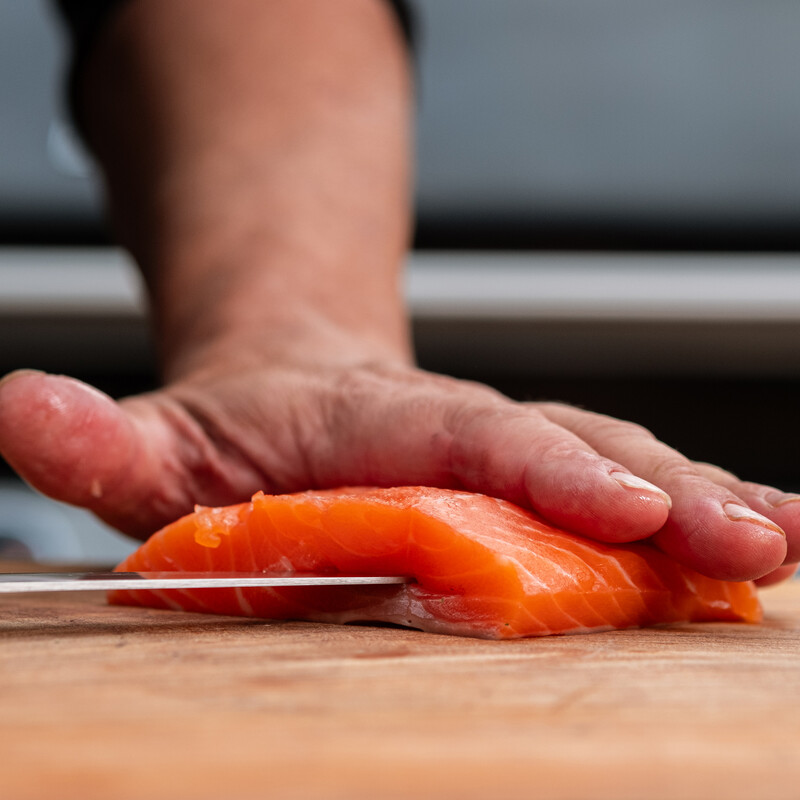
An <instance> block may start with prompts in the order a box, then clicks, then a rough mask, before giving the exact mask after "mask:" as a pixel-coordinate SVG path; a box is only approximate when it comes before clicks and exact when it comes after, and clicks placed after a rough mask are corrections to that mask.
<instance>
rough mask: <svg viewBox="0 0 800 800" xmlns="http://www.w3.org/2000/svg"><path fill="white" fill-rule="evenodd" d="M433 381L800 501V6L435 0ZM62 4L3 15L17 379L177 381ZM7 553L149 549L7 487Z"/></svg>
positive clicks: (420, 263) (1, 216)
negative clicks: (160, 352) (82, 135)
mask: <svg viewBox="0 0 800 800" xmlns="http://www.w3.org/2000/svg"><path fill="white" fill-rule="evenodd" d="M412 7H413V9H414V11H415V13H416V57H417V75H418V86H419V100H418V131H417V138H418V175H417V201H418V205H417V208H418V219H417V233H416V240H415V246H414V251H413V253H412V254H411V257H410V259H409V266H408V277H407V286H408V296H409V303H410V306H411V310H412V313H413V319H414V330H415V336H416V343H417V350H418V356H419V360H420V363H421V364H422V365H423V366H424V367H427V368H430V369H434V370H438V371H443V372H447V373H449V374H453V375H458V376H464V377H469V378H475V379H479V380H484V381H487V382H489V383H491V384H493V385H495V386H497V387H498V388H500V389H501V390H503V391H505V392H507V393H508V394H510V395H512V396H514V397H518V398H523V399H539V398H542V399H556V400H564V401H567V402H572V403H577V404H579V405H583V406H586V407H588V408H591V409H593V410H596V411H602V412H605V413H609V414H613V415H615V416H619V417H623V418H627V419H632V420H635V421H637V422H640V423H642V424H644V425H647V426H648V427H650V428H651V429H652V430H653V431H654V432H655V433H656V434H657V435H658V436H660V437H661V438H662V439H664V440H665V441H667V442H668V443H670V444H672V445H674V446H676V447H678V448H680V449H682V450H683V451H684V452H685V453H687V454H688V455H690V456H691V457H693V458H698V459H702V460H707V461H712V462H715V463H718V464H720V465H721V466H724V467H726V468H728V469H731V470H733V471H734V472H737V473H739V474H740V475H742V476H743V477H747V478H750V479H753V480H758V481H763V482H768V483H774V484H776V485H778V486H781V487H782V488H785V489H794V490H798V489H800V468H798V466H797V465H796V459H795V451H796V449H797V447H796V442H797V425H796V422H795V418H796V413H795V409H796V408H797V406H798V400H800V351H799V350H798V348H797V347H796V346H795V343H796V342H797V341H800V339H798V334H800V262H798V257H797V250H798V243H800V227H799V226H798V212H800V100H799V99H798V96H797V86H798V75H800V70H798V66H800V50H798V47H797V40H798V34H800V4H797V3H795V2H791V0H786V1H784V0H762V2H759V3H753V2H752V1H751V0H748V1H745V0H691V2H690V1H689V0H674V2H671V3H663V2H659V1H658V0H636V1H635V2H634V0H603V1H602V2H600V1H599V0H560V1H559V2H558V3H555V2H548V0H492V2H489V1H488V0H417V2H413V3H412ZM66 62H67V52H66V48H65V41H64V39H63V37H62V32H61V30H60V28H59V26H58V22H57V20H56V19H55V18H54V16H53V14H52V12H51V9H50V8H49V6H48V5H47V4H46V3H45V2H43V0H37V2H32V1H31V0H0V108H2V113H0V342H2V345H0V371H2V372H6V371H8V370H11V369H15V368H18V367H36V368H40V369H47V370H54V371H58V372H65V373H69V374H73V375H76V376H78V377H80V378H83V379H85V380H88V381H91V382H92V383H94V384H96V385H98V386H99V387H100V388H102V389H104V390H105V391H108V392H110V393H111V394H113V395H116V396H119V395H122V394H126V393H129V392H133V391H139V390H141V389H145V388H149V387H151V386H153V385H154V384H155V382H156V376H155V369H154V361H153V356H152V350H151V345H150V341H149V338H148V332H147V323H146V309H145V304H144V300H143V296H142V291H141V286H140V283H139V281H138V278H137V275H136V273H135V270H134V269H133V268H132V266H131V264H130V262H129V260H128V259H127V257H126V256H125V254H124V253H122V252H120V251H119V250H117V249H116V248H114V247H113V246H112V244H111V242H110V241H109V237H108V233H107V231H106V228H105V225H104V219H103V212H102V200H101V192H100V187H99V185H98V183H97V181H96V178H95V175H94V173H93V169H92V164H91V161H90V159H89V158H87V156H86V154H85V153H84V152H83V150H82V148H81V146H80V142H79V141H78V140H77V137H76V136H75V133H74V131H73V130H72V128H71V125H70V122H69V117H68V114H66V112H65V104H64V97H63V85H64V81H65V76H64V68H65V64H66ZM0 472H1V474H0V479H1V480H0V508H2V515H0V553H2V552H6V553H19V554H26V553H27V554H32V555H34V556H35V557H37V558H39V559H41V560H50V561H58V560H83V561H87V562H97V563H105V562H111V561H114V560H116V558H118V557H119V556H121V555H122V554H124V553H125V552H127V550H128V549H130V547H131V543H130V542H128V541H127V540H125V539H124V538H123V537H119V536H116V535H113V534H111V533H109V532H108V531H106V530H105V529H104V528H103V527H102V526H99V525H97V524H95V523H94V522H92V521H91V520H90V518H89V517H88V516H87V515H84V514H82V512H77V511H75V510H74V509H68V508H65V507H63V506H61V505H60V504H55V503H51V502H49V501H42V500H41V499H40V498H38V497H36V496H35V495H33V494H32V493H31V492H29V491H28V490H27V489H26V488H25V487H23V486H22V485H21V484H20V483H19V482H17V481H16V480H15V479H14V478H13V474H12V473H11V470H10V469H8V468H7V467H3V468H2V470H0Z"/></svg>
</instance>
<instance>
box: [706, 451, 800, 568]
mask: <svg viewBox="0 0 800 800" xmlns="http://www.w3.org/2000/svg"><path fill="white" fill-rule="evenodd" d="M695 467H696V469H697V471H698V472H699V473H700V474H701V475H703V476H704V477H706V478H708V479H709V480H711V481H714V482H715V483H718V484H719V485H720V486H724V487H725V488H727V489H729V490H730V491H731V492H733V493H734V494H735V495H736V496H737V497H741V498H742V500H744V502H745V503H746V504H747V505H748V506H750V508H752V509H753V510H754V511H757V512H758V513H759V514H763V515H764V516H765V517H767V518H769V519H771V520H772V521H773V522H774V523H775V524H776V525H778V526H779V527H781V528H782V529H783V530H784V532H785V533H786V561H787V562H788V563H790V564H792V563H794V562H796V561H800V495H797V494H787V493H786V492H781V491H779V490H778V489H775V488H773V487H771V486H764V485H763V484H760V483H750V482H747V481H742V480H739V479H738V478H737V477H736V476H735V475H733V474H732V473H730V472H727V471H726V470H724V469H721V468H720V467H717V466H714V465H713V464H703V463H697V462H695Z"/></svg>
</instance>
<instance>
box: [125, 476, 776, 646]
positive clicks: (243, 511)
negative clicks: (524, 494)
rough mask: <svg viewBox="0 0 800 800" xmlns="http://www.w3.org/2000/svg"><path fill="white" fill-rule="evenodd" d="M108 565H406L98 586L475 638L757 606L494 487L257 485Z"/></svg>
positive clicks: (279, 568)
mask: <svg viewBox="0 0 800 800" xmlns="http://www.w3.org/2000/svg"><path fill="white" fill-rule="evenodd" d="M117 569H118V570H121V571H144V572H146V571H162V570H179V571H190V572H199V571H203V570H213V571H252V570H262V571H264V572H270V573H280V574H292V573H294V572H314V573H318V574H331V575H334V574H337V573H350V574H362V575H408V576H411V577H412V578H413V579H414V581H413V582H412V583H409V584H403V585H399V586H357V587H337V588H319V587H302V588H301V587H292V588H286V589H284V588H270V589H247V588H237V589H213V590H208V589H206V590H202V589H195V590H192V589H184V590H178V589H173V590H162V591H135V592H134V591H118V592H114V593H112V594H111V595H110V600H111V602H114V603H128V604H134V605H143V606H153V607H159V608H171V609H183V610H187V611H198V612H204V613H214V614H233V615H244V616H249V617H262V618H265V619H276V620H277V619H294V620H315V621H320V622H333V623H347V622H356V621H364V622H389V623H395V624H398V625H404V626H408V627H413V628H419V629H420V630H423V631H431V632H435V633H446V634H456V635H461V636H476V637H481V638H489V639H508V638H517V637H523V636H545V635H548V634H562V633H585V632H589V631H602V630H608V629H613V628H630V627H637V626H646V625H655V624H658V623H665V622H679V621H714V620H720V621H724V620H729V621H745V622H757V621H758V620H759V619H760V618H761V607H760V605H759V601H758V598H757V594H756V590H755V587H754V585H753V584H752V583H750V582H744V583H732V582H724V581H718V580H714V579H712V578H708V577H705V576H703V575H701V574H699V573H697V572H694V571H692V570H690V569H687V568H686V567H683V566H681V565H680V564H678V563H677V562H676V561H674V560H673V559H672V558H670V557H669V556H667V555H665V554H664V553H661V552H660V551H658V550H656V549H655V548H653V547H650V546H648V545H647V544H626V545H608V544H601V543H599V542H594V541H588V540H586V539H582V538H580V537H578V536H574V535H572V534H569V533H566V532H564V531H560V530H557V529H556V528H553V527H552V526H550V525H548V524H547V523H545V522H544V521H542V520H541V519H539V518H538V517H537V516H536V515H535V514H532V513H531V512H529V511H525V510H523V509H521V508H518V507H517V506H515V505H513V504H511V503H508V502H506V501H503V500H497V499H495V498H492V497H487V496H485V495H480V494H471V493H467V492H459V491H451V490H446V489H432V488H426V487H400V488H392V489H371V488H345V489H338V490H326V491H309V492H303V493H300V494H287V495H265V494H263V493H261V492H259V493H258V494H256V495H255V496H254V497H253V498H252V501H251V502H250V503H243V504H240V505H235V506H228V507H224V508H198V509H197V510H196V511H195V512H194V513H193V514H189V515H188V516H185V517H183V518H181V519H179V520H178V521H177V522H174V523H172V524H171V525H168V526H167V527H165V528H164V529H162V530H161V531H159V532H158V533H156V534H155V535H154V536H153V537H151V538H150V540H149V541H147V542H146V543H145V544H144V545H142V546H141V547H140V548H139V549H138V550H137V551H136V552H134V553H133V554H131V555H130V556H129V557H128V558H127V559H126V560H125V561H124V562H123V563H122V564H120V565H119V567H118V568H117Z"/></svg>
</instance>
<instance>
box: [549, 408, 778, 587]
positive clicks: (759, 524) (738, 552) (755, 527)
mask: <svg viewBox="0 0 800 800" xmlns="http://www.w3.org/2000/svg"><path fill="white" fill-rule="evenodd" d="M543 413H544V414H546V416H547V417H548V418H549V419H551V420H553V421H554V422H558V423H559V424H561V425H563V426H564V427H566V428H568V429H569V430H571V431H573V432H574V433H576V434H577V435H578V436H580V437H581V438H582V439H583V440H584V441H586V442H587V443H588V444H590V445H591V446H592V447H594V448H595V449H596V450H597V451H598V452H599V453H600V454H601V455H603V456H605V457H607V458H612V459H614V460H615V461H618V462H619V463H621V464H624V465H625V466H626V467H628V468H629V469H630V470H631V471H632V472H634V473H635V474H637V475H640V476H641V477H643V478H645V479H646V480H649V481H652V482H653V483H654V484H656V485H657V486H659V487H661V488H662V489H663V490H664V491H666V492H667V493H668V494H669V496H670V497H671V498H672V509H671V511H670V514H669V519H668V520H667V522H666V524H665V525H664V527H663V528H662V529H661V530H660V531H659V532H658V533H657V534H656V535H655V537H654V542H655V543H656V544H657V545H658V546H659V547H660V548H661V549H662V550H664V552H666V553H668V554H670V555H672V556H673V557H674V558H676V559H677V560H679V561H680V562H681V563H683V564H686V565H687V566H689V567H691V568H693V569H696V570H697V571H698V572H702V573H703V574H705V575H709V576H710V577H714V578H720V579H723V580H748V579H753V578H758V577H761V576H763V575H766V574H767V573H769V572H771V571H772V570H774V569H776V568H777V567H779V566H780V565H781V564H782V563H783V562H784V559H785V557H786V535H785V533H784V532H783V530H782V529H781V528H780V526H778V525H777V524H776V523H774V522H773V521H771V520H770V519H769V518H767V517H765V516H763V515H762V514H759V513H758V512H756V511H754V510H753V509H750V508H749V507H748V506H747V503H746V502H745V501H744V500H743V498H741V497H739V496H738V495H736V494H735V493H734V492H732V491H731V490H730V489H728V488H727V487H725V486H722V485H720V484H718V483H716V482H715V481H713V480H709V479H708V477H706V476H704V475H703V474H702V473H701V471H699V470H698V469H697V467H696V466H695V465H694V464H693V463H692V462H691V461H689V460H688V459H686V458H685V457H684V456H682V455H680V454H679V453H677V452H676V451H675V450H673V449H672V448H670V447H667V446H666V445H665V444H663V443H662V442H659V441H658V440H657V439H656V438H655V437H654V436H652V435H651V434H649V433H648V432H647V431H645V430H644V429H642V428H641V427H639V426H637V425H632V424H631V423H627V422H621V421H619V420H613V419H611V418H610V417H605V416H602V415H599V414H590V413H588V412H584V411H580V410H578V409H572V408H569V407H567V406H560V405H551V404H548V405H547V406H546V407H545V408H544V409H543Z"/></svg>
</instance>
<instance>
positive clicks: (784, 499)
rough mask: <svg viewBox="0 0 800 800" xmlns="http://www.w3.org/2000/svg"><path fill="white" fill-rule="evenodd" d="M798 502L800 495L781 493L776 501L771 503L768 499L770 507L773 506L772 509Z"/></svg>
mask: <svg viewBox="0 0 800 800" xmlns="http://www.w3.org/2000/svg"><path fill="white" fill-rule="evenodd" d="M798 500H800V494H783V493H781V494H780V495H778V499H777V500H774V501H773V500H772V499H770V505H771V506H773V507H774V508H777V507H778V506H783V505H786V503H796V502H797V501H798Z"/></svg>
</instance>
